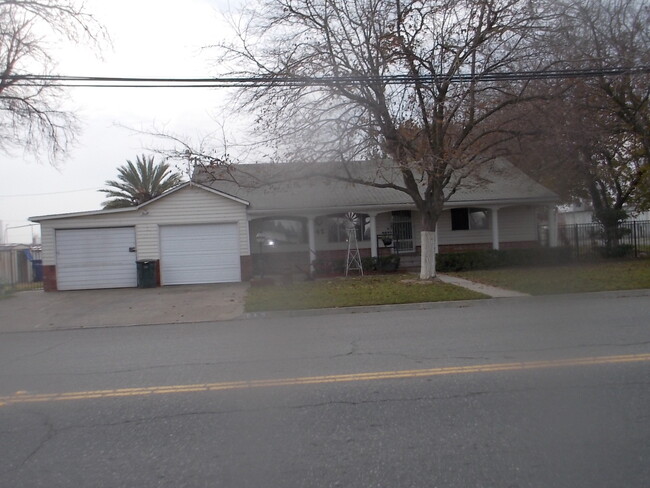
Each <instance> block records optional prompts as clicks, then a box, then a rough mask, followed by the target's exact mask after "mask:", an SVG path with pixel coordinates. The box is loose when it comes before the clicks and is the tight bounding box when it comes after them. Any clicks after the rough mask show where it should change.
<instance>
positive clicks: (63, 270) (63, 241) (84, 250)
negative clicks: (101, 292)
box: [56, 227, 137, 290]
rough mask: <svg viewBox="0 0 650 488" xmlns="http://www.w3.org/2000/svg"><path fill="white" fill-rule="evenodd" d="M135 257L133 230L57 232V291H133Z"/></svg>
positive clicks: (135, 271) (72, 230) (73, 230)
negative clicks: (104, 289)
mask: <svg viewBox="0 0 650 488" xmlns="http://www.w3.org/2000/svg"><path fill="white" fill-rule="evenodd" d="M135 257H136V254H135V229H134V228H133V227H116V228H105V229H66V230H57V231H56V266H57V282H58V289H59V290H84V289H93V288H128V287H134V286H136V284H137V270H136V264H135V261H136V259H135Z"/></svg>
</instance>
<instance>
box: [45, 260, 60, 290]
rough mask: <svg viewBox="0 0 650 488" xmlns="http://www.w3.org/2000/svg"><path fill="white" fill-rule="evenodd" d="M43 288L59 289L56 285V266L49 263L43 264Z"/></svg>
mask: <svg viewBox="0 0 650 488" xmlns="http://www.w3.org/2000/svg"><path fill="white" fill-rule="evenodd" d="M43 290H44V291H57V290H58V288H57V286H56V266H54V265H47V266H43Z"/></svg>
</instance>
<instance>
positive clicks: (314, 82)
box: [7, 66, 650, 88]
mask: <svg viewBox="0 0 650 488" xmlns="http://www.w3.org/2000/svg"><path fill="white" fill-rule="evenodd" d="M647 73H650V66H632V67H630V66H617V67H611V68H597V69H566V70H539V71H510V72H501V73H485V74H478V75H472V74H457V75H452V76H444V75H434V74H426V75H421V76H418V75H385V76H365V75H355V76H320V77H319V76H315V77H303V76H280V75H273V76H270V75H269V76H248V77H215V78H138V77H115V76H64V75H34V74H26V75H10V76H8V77H7V78H8V79H9V80H10V82H11V83H12V84H14V85H19V86H27V85H29V86H34V85H52V84H56V85H58V86H63V87H77V88H80V87H87V88H244V87H258V86H269V85H275V86H287V87H291V86H336V85H366V84H387V85H407V84H419V83H440V82H450V83H471V82H473V83H485V82H490V81H525V80H548V79H567V78H594V77H601V76H622V75H631V76H633V75H641V74H647Z"/></svg>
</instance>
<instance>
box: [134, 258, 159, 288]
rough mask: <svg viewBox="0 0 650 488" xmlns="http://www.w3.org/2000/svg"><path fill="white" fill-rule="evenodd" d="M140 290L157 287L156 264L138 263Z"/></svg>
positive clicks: (151, 262)
mask: <svg viewBox="0 0 650 488" xmlns="http://www.w3.org/2000/svg"><path fill="white" fill-rule="evenodd" d="M137 265H138V288H155V287H156V262H155V261H138V262H137Z"/></svg>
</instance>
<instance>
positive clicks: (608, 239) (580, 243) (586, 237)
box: [558, 220, 650, 258]
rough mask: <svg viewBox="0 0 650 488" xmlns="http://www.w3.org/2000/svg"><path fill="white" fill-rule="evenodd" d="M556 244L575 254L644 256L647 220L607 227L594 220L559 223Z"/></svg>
mask: <svg viewBox="0 0 650 488" xmlns="http://www.w3.org/2000/svg"><path fill="white" fill-rule="evenodd" d="M558 245H559V246H561V247H568V248H570V249H571V250H572V252H573V254H574V256H575V257H577V258H581V257H592V256H594V257H595V256H611V257H623V256H634V257H640V256H644V255H647V254H649V253H650V220H644V221H631V222H622V223H620V224H619V225H618V227H616V228H613V229H609V230H607V229H605V227H604V226H603V225H602V224H599V223H597V222H594V223H591V224H572V225H560V226H558Z"/></svg>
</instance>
